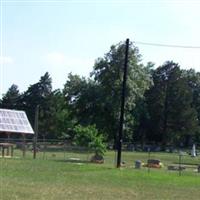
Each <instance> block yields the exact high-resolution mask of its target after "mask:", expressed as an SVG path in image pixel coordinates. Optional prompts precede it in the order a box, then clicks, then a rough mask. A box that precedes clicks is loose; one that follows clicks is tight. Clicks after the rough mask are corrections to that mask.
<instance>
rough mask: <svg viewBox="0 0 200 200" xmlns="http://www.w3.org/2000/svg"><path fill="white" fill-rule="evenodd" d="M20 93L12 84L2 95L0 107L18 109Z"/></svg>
mask: <svg viewBox="0 0 200 200" xmlns="http://www.w3.org/2000/svg"><path fill="white" fill-rule="evenodd" d="M19 101H20V93H19V89H18V86H17V85H15V84H13V85H11V87H10V88H9V89H8V91H7V92H6V94H5V95H3V98H2V101H1V104H0V106H1V108H7V109H19Z"/></svg>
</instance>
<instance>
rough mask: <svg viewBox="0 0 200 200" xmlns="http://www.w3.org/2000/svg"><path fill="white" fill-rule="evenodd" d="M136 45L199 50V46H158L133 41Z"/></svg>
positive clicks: (156, 44)
mask: <svg viewBox="0 0 200 200" xmlns="http://www.w3.org/2000/svg"><path fill="white" fill-rule="evenodd" d="M135 43H136V44H141V45H148V46H156V47H169V48H182V49H200V46H187V45H174V44H160V43H150V42H140V41H135Z"/></svg>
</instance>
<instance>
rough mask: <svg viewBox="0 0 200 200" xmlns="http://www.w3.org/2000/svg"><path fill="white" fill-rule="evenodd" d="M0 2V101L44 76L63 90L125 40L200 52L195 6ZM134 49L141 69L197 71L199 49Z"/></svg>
mask: <svg viewBox="0 0 200 200" xmlns="http://www.w3.org/2000/svg"><path fill="white" fill-rule="evenodd" d="M0 1H1V4H0V5H1V10H0V11H1V41H0V42H1V44H0V46H1V57H0V64H1V65H0V67H1V68H0V95H2V93H5V92H6V91H7V89H8V88H9V87H10V86H11V84H13V83H15V84H17V85H18V86H19V89H20V91H21V92H22V91H25V90H26V89H27V88H28V86H29V85H30V84H34V83H36V82H37V81H38V80H39V78H40V76H42V75H43V74H44V73H45V72H46V71H48V72H49V73H50V75H51V77H52V79H53V87H54V89H56V88H63V85H64V83H65V82H66V79H67V74H68V73H69V72H72V73H74V74H79V75H82V76H88V75H89V72H91V71H92V67H93V64H94V61H95V59H96V58H98V57H102V56H103V55H104V54H105V53H106V52H108V51H109V48H110V46H111V45H112V44H117V43H119V42H120V41H124V40H125V39H126V38H130V40H131V41H133V42H134V41H141V42H152V43H163V44H172V45H186V46H200V39H199V38H200V26H199V21H200V12H199V10H200V1H199V0H196V1H194V0H190V1H187V0H179V1H178V0H166V1H165V0H149V1H147V0H146V1H145V0H140V1H139V0H123V1H122V0H121V1H120V0H118V1H117V0H79V1H78V0H71V1H70V0H65V1H59V0H58V1H42V0H41V1H34V0H31V1H30V0H26V1H17V0H15V1H14V0H13V1H10V0H0ZM136 46H138V47H139V50H140V53H141V54H142V58H143V63H144V64H145V63H147V62H148V61H152V62H154V63H156V66H159V65H161V64H162V63H163V62H165V61H166V60H173V61H175V62H178V63H179V64H180V65H181V67H182V68H195V69H196V70H197V71H200V48H196V49H184V48H167V47H154V46H146V45H141V44H137V43H136Z"/></svg>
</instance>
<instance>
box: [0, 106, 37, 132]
mask: <svg viewBox="0 0 200 200" xmlns="http://www.w3.org/2000/svg"><path fill="white" fill-rule="evenodd" d="M0 132H6V133H25V134H34V131H33V129H32V127H31V125H30V122H29V120H28V118H27V116H26V113H25V112H24V111H21V110H9V109H0Z"/></svg>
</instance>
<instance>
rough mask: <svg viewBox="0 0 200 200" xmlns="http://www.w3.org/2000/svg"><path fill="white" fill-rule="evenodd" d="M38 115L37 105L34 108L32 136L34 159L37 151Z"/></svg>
mask: <svg viewBox="0 0 200 200" xmlns="http://www.w3.org/2000/svg"><path fill="white" fill-rule="evenodd" d="M38 115H39V105H37V106H36V108H35V124H34V132H35V134H34V138H33V158H34V159H36V152H37V139H38Z"/></svg>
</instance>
